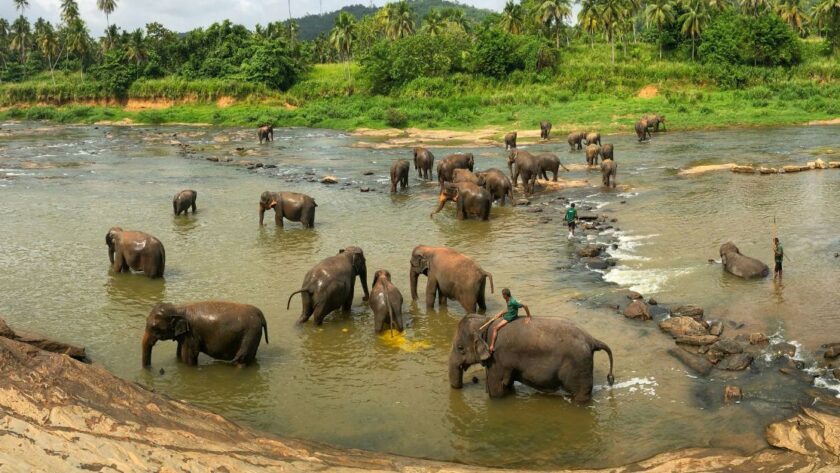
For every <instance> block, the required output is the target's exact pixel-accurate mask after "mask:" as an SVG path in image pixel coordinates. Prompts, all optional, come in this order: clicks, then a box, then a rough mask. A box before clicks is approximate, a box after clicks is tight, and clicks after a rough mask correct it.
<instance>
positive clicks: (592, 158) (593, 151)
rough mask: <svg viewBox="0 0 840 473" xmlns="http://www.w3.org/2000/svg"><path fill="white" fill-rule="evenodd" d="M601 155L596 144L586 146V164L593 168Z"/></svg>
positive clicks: (599, 148)
mask: <svg viewBox="0 0 840 473" xmlns="http://www.w3.org/2000/svg"><path fill="white" fill-rule="evenodd" d="M600 154H601V147H600V146H598V145H596V144H594V143H593V144H591V145H586V164H587V165H589V166H594V165H596V164H598V155H600Z"/></svg>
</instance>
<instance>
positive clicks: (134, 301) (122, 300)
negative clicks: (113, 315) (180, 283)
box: [105, 273, 166, 313]
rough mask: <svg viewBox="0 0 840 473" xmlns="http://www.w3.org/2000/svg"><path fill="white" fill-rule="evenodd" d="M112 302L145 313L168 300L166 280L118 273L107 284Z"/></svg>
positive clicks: (107, 290) (106, 287)
mask: <svg viewBox="0 0 840 473" xmlns="http://www.w3.org/2000/svg"><path fill="white" fill-rule="evenodd" d="M105 291H106V292H107V294H108V297H109V298H110V299H111V302H112V303H113V304H115V305H119V306H122V307H123V308H126V309H131V310H137V311H139V312H143V311H145V312H146V313H148V311H149V310H151V308H152V306H154V305H155V304H157V303H158V302H162V301H164V300H165V299H166V280H165V279H164V278H158V279H150V278H147V277H145V276H143V275H140V274H126V273H118V274H113V273H112V275H111V277H110V278H108V281H107V282H106V283H105Z"/></svg>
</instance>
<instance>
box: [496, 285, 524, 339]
mask: <svg viewBox="0 0 840 473" xmlns="http://www.w3.org/2000/svg"><path fill="white" fill-rule="evenodd" d="M502 297H504V298H505V302H506V303H507V309H505V310H502V311H501V312H499V313H498V314H496V316H495V317H493V320H496V319H498V318H500V317H504V319H503V320H502V321H500V322H499V323H497V324H496V325H494V326H493V332H492V333H491V334H490V353H493V350H495V349H496V336H497V335H498V334H499V330H501V328H502V327H504V326H505V325H507V324H509V323H511V322H513V321H514V320H516V319H518V318H519V309H525V313H526V314H527V315H528V318H527V319H525V323H526V324H528V323H531V311H530V310H529V309H528V306H527V305H525V304H520V303H519V301H517V300H516V299H514V298H513V296H511V295H510V289H508V288H504V289H502Z"/></svg>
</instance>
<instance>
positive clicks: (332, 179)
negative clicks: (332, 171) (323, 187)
mask: <svg viewBox="0 0 840 473" xmlns="http://www.w3.org/2000/svg"><path fill="white" fill-rule="evenodd" d="M321 184H338V178H337V177H335V176H324V177H323V178H321Z"/></svg>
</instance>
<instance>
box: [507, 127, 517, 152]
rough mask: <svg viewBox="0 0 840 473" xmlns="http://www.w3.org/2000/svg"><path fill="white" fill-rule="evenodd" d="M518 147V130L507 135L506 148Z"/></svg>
mask: <svg viewBox="0 0 840 473" xmlns="http://www.w3.org/2000/svg"><path fill="white" fill-rule="evenodd" d="M514 148H516V132H515V131H512V132H510V133H508V134H507V135H505V150H509V149H514Z"/></svg>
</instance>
